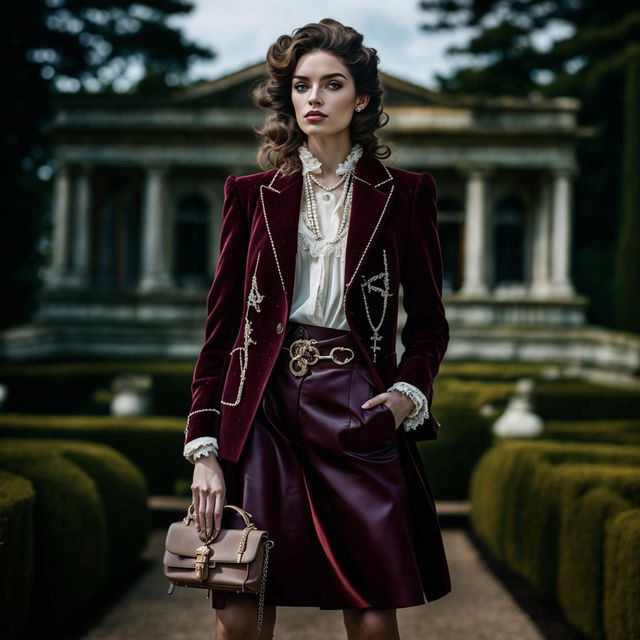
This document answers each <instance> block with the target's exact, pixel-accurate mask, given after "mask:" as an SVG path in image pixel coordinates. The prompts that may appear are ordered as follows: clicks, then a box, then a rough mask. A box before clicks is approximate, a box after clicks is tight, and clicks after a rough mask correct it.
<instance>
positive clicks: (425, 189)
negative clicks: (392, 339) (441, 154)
mask: <svg viewBox="0 0 640 640" xmlns="http://www.w3.org/2000/svg"><path fill="white" fill-rule="evenodd" d="M436 198H437V190H436V183H435V180H434V178H433V176H432V175H431V174H430V173H429V172H425V173H421V174H420V176H419V178H418V183H417V186H416V190H415V195H414V201H413V207H412V211H411V217H410V222H409V232H408V235H407V246H406V250H405V252H404V257H403V261H402V267H401V273H400V279H401V280H400V281H401V283H402V288H403V292H404V297H403V307H404V310H405V312H406V314H407V319H406V322H405V325H404V327H403V329H402V332H401V334H400V339H401V341H402V344H403V346H404V353H403V354H402V358H401V359H400V362H399V363H398V367H397V370H396V375H395V378H394V384H395V383H396V382H400V381H404V382H406V383H408V384H411V385H413V386H415V387H417V388H418V389H419V390H420V391H421V392H422V393H423V394H424V396H425V397H426V398H427V399H428V401H429V403H430V402H431V398H432V396H433V382H434V379H435V377H436V375H437V373H438V370H439V368H440V362H441V361H442V359H443V358H444V354H445V352H446V350H447V345H448V343H449V323H448V321H447V318H446V316H445V310H444V304H443V302H442V276H443V263H442V251H441V247H440V238H439V235H438V212H437V205H436Z"/></svg>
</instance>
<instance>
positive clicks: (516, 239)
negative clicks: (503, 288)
mask: <svg viewBox="0 0 640 640" xmlns="http://www.w3.org/2000/svg"><path fill="white" fill-rule="evenodd" d="M524 216H525V206H524V203H523V202H522V200H521V199H520V198H519V197H518V196H516V195H509V196H505V197H503V198H501V199H500V200H498V202H497V203H496V207H495V212H494V217H493V221H494V247H495V281H496V284H506V283H522V282H523V281H524Z"/></svg>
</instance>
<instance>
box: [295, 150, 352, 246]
mask: <svg viewBox="0 0 640 640" xmlns="http://www.w3.org/2000/svg"><path fill="white" fill-rule="evenodd" d="M361 154H362V148H361V145H359V144H356V145H354V147H353V149H352V150H351V152H350V154H349V156H348V157H347V160H345V162H344V163H341V164H340V165H339V167H338V169H337V171H336V174H340V173H342V174H343V175H342V177H341V178H340V180H338V182H336V184H334V185H332V186H330V187H329V186H327V185H325V184H323V183H322V182H320V180H318V179H317V178H316V177H315V176H313V175H311V171H316V172H319V171H320V166H319V162H318V160H317V159H316V158H315V156H313V154H311V152H310V151H309V149H308V147H307V146H306V143H304V144H303V145H302V146H301V148H300V157H301V159H302V160H303V166H304V167H305V171H303V185H304V196H305V204H306V207H305V212H304V213H305V222H306V224H307V226H308V227H309V229H310V230H311V231H312V232H313V234H314V236H315V238H316V239H317V240H318V241H321V242H322V243H323V244H325V245H331V244H337V243H339V242H340V241H341V240H342V238H343V237H344V235H345V233H346V230H347V229H348V226H349V217H350V212H351V202H352V199H353V171H354V168H355V164H356V162H357V159H358V158H359V157H360V155H361ZM343 183H344V184H345V187H344V191H343V194H342V197H341V198H340V202H339V203H338V205H339V206H340V204H342V206H343V215H342V219H341V220H340V225H339V227H338V231H337V233H336V236H335V238H333V239H331V240H325V238H324V236H323V235H322V230H321V228H320V221H319V219H318V208H317V204H316V199H315V193H314V189H313V185H314V184H316V185H318V186H319V187H320V188H321V189H323V190H324V191H333V190H334V189H337V188H338V187H339V186H340V185H341V184H343Z"/></svg>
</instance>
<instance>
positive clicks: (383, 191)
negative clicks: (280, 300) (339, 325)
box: [260, 150, 395, 309]
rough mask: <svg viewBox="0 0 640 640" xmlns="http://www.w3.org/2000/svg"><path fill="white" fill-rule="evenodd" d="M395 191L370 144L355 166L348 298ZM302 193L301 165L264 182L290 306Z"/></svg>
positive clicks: (266, 213) (266, 216)
mask: <svg viewBox="0 0 640 640" xmlns="http://www.w3.org/2000/svg"><path fill="white" fill-rule="evenodd" d="M394 191H395V186H394V179H393V176H392V175H391V173H390V172H389V171H388V169H387V168H386V166H385V165H384V164H383V163H382V162H381V161H380V160H378V158H376V157H375V156H374V155H373V154H371V153H369V152H368V151H366V150H365V151H364V153H363V154H362V156H361V157H360V159H359V160H358V162H357V164H356V167H355V170H354V181H353V198H352V201H351V219H350V221H349V231H348V233H347V246H346V257H345V290H344V292H343V293H344V298H343V302H345V301H346V298H347V295H348V293H349V290H350V287H351V285H352V283H353V282H354V280H355V278H356V276H357V275H358V273H359V270H360V267H361V266H362V264H364V262H365V260H366V258H367V255H368V254H369V252H370V251H371V248H372V247H373V246H374V244H375V241H376V238H377V237H378V234H379V233H380V230H381V229H382V227H383V226H384V224H383V223H384V220H385V217H386V216H387V215H388V213H389V211H390V209H391V203H392V200H393V197H394ZM301 196H302V174H301V173H300V172H299V171H298V172H296V173H294V174H291V175H288V176H284V175H281V174H280V172H276V173H275V174H274V176H273V178H272V180H271V182H270V183H269V184H268V185H267V184H263V185H260V199H261V208H262V215H263V220H264V223H265V226H266V230H267V233H268V235H269V241H270V243H271V247H272V249H273V253H274V257H275V261H276V267H277V269H278V277H279V279H280V282H281V285H282V288H283V290H284V293H285V296H286V300H287V309H290V308H291V301H292V296H293V285H294V282H295V280H294V279H295V266H296V252H297V246H298V222H299V216H300V202H301Z"/></svg>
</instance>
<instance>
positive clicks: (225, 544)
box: [165, 521, 266, 563]
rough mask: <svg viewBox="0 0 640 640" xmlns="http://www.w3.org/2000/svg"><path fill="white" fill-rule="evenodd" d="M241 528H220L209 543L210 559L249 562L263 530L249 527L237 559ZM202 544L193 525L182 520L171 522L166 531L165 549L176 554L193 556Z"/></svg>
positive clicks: (254, 555)
mask: <svg viewBox="0 0 640 640" xmlns="http://www.w3.org/2000/svg"><path fill="white" fill-rule="evenodd" d="M242 532H243V530H242V529H221V530H220V533H218V535H217V536H216V538H215V539H214V540H213V541H212V542H210V543H209V548H210V549H211V550H212V552H213V553H212V554H211V555H210V556H209V558H210V560H213V561H215V562H232V563H237V562H251V561H252V560H254V559H255V557H256V554H257V553H258V548H259V545H260V543H261V539H262V537H263V536H264V535H265V533H266V532H265V531H260V530H258V529H250V530H249V535H247V537H246V545H245V550H244V552H243V553H242V556H241V557H240V559H239V560H238V549H239V548H240V542H241V540H242ZM202 545H203V542H202V540H200V537H199V536H198V532H197V531H196V528H195V526H187V525H186V524H184V523H183V522H182V521H180V522H173V523H172V524H171V525H170V526H169V530H168V531H167V537H166V539H165V549H166V550H167V551H169V552H170V553H173V554H175V555H178V556H186V557H190V558H194V559H195V557H196V555H197V551H196V549H197V548H198V547H201V546H202Z"/></svg>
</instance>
